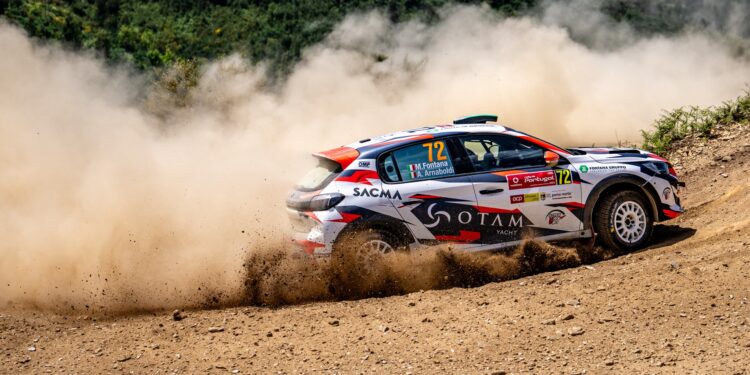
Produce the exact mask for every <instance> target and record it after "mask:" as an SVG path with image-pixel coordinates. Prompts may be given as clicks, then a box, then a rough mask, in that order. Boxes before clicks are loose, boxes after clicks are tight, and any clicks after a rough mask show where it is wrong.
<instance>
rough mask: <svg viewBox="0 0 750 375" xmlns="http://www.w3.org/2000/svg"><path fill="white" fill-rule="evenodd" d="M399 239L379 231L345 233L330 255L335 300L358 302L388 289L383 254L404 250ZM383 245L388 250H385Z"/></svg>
mask: <svg viewBox="0 0 750 375" xmlns="http://www.w3.org/2000/svg"><path fill="white" fill-rule="evenodd" d="M397 240H398V237H396V236H395V235H393V234H391V233H390V232H387V231H385V230H380V229H363V230H357V231H351V232H348V233H343V234H342V235H341V238H340V239H339V240H337V243H336V244H335V245H334V248H333V253H332V254H331V255H332V256H331V261H332V275H331V285H330V286H329V291H330V292H331V294H332V295H333V296H334V297H335V298H336V299H359V298H367V297H374V296H377V295H379V294H381V293H383V291H384V290H387V289H388V288H387V285H386V284H387V282H388V277H387V271H388V270H387V268H388V267H387V263H386V262H385V257H384V255H386V254H389V253H393V252H395V251H398V250H401V249H405V247H404V246H400V245H399V242H398V241H397ZM384 245H387V247H386V248H383V246H384Z"/></svg>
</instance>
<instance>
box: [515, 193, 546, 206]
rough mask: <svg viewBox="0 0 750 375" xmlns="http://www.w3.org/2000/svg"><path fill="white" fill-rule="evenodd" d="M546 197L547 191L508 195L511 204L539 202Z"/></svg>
mask: <svg viewBox="0 0 750 375" xmlns="http://www.w3.org/2000/svg"><path fill="white" fill-rule="evenodd" d="M546 199H547V193H531V194H518V195H511V196H510V203H511V204H518V203H530V202H539V201H543V200H546Z"/></svg>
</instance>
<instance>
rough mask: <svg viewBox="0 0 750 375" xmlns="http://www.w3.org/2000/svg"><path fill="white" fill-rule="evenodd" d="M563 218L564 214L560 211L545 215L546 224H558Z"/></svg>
mask: <svg viewBox="0 0 750 375" xmlns="http://www.w3.org/2000/svg"><path fill="white" fill-rule="evenodd" d="M564 217H565V213H564V212H562V211H560V210H552V211H550V212H549V213H548V214H547V224H549V225H556V224H560V220H561V219H562V218H564Z"/></svg>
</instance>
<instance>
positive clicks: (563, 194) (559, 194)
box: [547, 190, 573, 201]
mask: <svg viewBox="0 0 750 375" xmlns="http://www.w3.org/2000/svg"><path fill="white" fill-rule="evenodd" d="M547 197H548V198H549V199H550V200H553V201H556V200H562V199H565V200H570V199H573V193H572V192H570V191H565V190H558V191H553V192H550V193H547Z"/></svg>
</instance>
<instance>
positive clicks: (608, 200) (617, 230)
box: [593, 190, 654, 252]
mask: <svg viewBox="0 0 750 375" xmlns="http://www.w3.org/2000/svg"><path fill="white" fill-rule="evenodd" d="M647 207H648V206H647V204H646V199H645V198H644V197H643V196H642V195H641V194H639V193H637V192H635V191H632V190H625V191H620V192H617V193H615V194H612V195H609V196H607V197H605V198H603V199H602V200H601V201H600V202H599V204H598V205H597V206H596V211H595V212H594V218H593V221H594V230H595V231H596V234H597V235H598V236H599V239H600V240H601V241H602V243H603V244H604V245H606V246H608V247H610V248H612V249H614V250H617V251H620V252H629V251H633V250H638V249H641V248H643V247H645V246H646V244H648V242H649V240H651V233H652V231H653V228H654V218H653V217H652V214H651V213H650V211H649V210H648V208H647Z"/></svg>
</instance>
